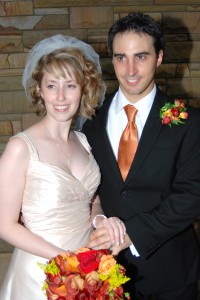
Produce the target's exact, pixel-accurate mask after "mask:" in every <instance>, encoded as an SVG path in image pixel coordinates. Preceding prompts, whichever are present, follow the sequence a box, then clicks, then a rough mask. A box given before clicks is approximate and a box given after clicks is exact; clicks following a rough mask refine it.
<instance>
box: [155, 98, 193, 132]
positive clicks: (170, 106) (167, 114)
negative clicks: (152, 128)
mask: <svg viewBox="0 0 200 300" xmlns="http://www.w3.org/2000/svg"><path fill="white" fill-rule="evenodd" d="M186 110H187V108H186V107H185V103H184V102H181V101H180V100H177V99H175V100H174V103H170V102H167V103H165V105H164V106H163V107H161V110H160V117H161V119H162V123H163V124H165V125H169V126H170V127H171V126H172V124H174V125H179V124H185V122H183V121H182V120H184V119H187V117H188V113H187V112H186Z"/></svg>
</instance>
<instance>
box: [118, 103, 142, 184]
mask: <svg viewBox="0 0 200 300" xmlns="http://www.w3.org/2000/svg"><path fill="white" fill-rule="evenodd" d="M124 110H125V112H126V115H127V118H128V123H127V125H126V128H125V129H124V131H123V133H122V135H121V138H120V142H119V149H118V165H119V168H120V171H121V175H122V178H123V180H124V181H125V179H126V176H127V174H128V171H129V169H130V166H131V164H132V162H133V159H134V156H135V152H136V150H137V146H138V135H137V126H136V124H135V116H136V114H137V109H136V108H135V107H134V106H133V105H130V104H128V105H126V106H125V107H124Z"/></svg>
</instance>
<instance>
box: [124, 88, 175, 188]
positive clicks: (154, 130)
mask: <svg viewBox="0 0 200 300" xmlns="http://www.w3.org/2000/svg"><path fill="white" fill-rule="evenodd" d="M167 101H169V99H166V96H165V95H164V94H163V93H162V92H160V91H159V90H158V91H157V93H156V96H155V99H154V102H153V105H152V108H151V110H150V113H149V116H148V118H147V121H146V124H145V126H144V129H143V132H142V136H141V138H140V141H139V144H138V149H137V152H136V155H135V158H134V161H133V163H132V166H131V168H130V170H129V173H128V176H127V178H126V181H125V183H128V182H129V180H130V179H131V178H132V177H133V176H134V175H135V174H136V173H137V171H138V169H139V168H140V167H141V166H142V164H143V163H144V161H145V160H146V159H148V153H149V152H150V151H151V149H152V147H153V146H154V144H155V143H156V140H157V139H158V136H159V133H160V131H161V128H162V121H161V119H160V116H159V112H160V108H161V107H162V105H164V103H165V102H167Z"/></svg>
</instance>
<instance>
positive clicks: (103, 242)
mask: <svg viewBox="0 0 200 300" xmlns="http://www.w3.org/2000/svg"><path fill="white" fill-rule="evenodd" d="M131 244H132V242H131V240H130V238H129V236H128V235H127V234H126V235H125V239H124V242H123V243H120V244H118V245H115V244H114V245H113V244H112V241H111V239H110V234H109V231H108V229H107V228H105V227H101V228H97V229H96V230H95V231H94V232H93V233H92V234H91V235H90V238H89V242H88V244H87V247H89V248H92V249H96V250H97V249H110V250H111V251H112V254H113V255H117V254H118V253H119V252H120V251H122V250H124V249H126V248H128V247H129V246H130V245H131Z"/></svg>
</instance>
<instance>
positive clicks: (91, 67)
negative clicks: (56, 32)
mask: <svg viewBox="0 0 200 300" xmlns="http://www.w3.org/2000/svg"><path fill="white" fill-rule="evenodd" d="M45 71H46V72H48V73H49V74H51V75H53V76H55V77H56V78H65V77H66V73H67V74H69V76H72V77H74V78H75V80H76V81H77V83H78V84H80V86H81V88H82V96H81V100H80V106H79V109H78V111H77V115H76V117H77V116H78V115H79V116H81V117H84V118H87V119H91V117H92V116H93V115H95V110H96V108H97V107H98V106H99V104H100V103H102V101H103V98H104V94H105V83H104V81H103V79H102V74H101V72H99V71H98V70H97V68H96V66H95V64H94V63H93V62H91V61H90V60H88V59H87V58H86V57H85V56H84V55H83V53H82V52H81V51H80V50H79V49H78V48H63V49H58V50H54V51H53V52H51V53H49V54H46V55H43V56H42V57H41V58H40V60H39V61H38V64H37V65H36V67H35V69H34V71H33V73H32V79H33V82H34V84H33V85H32V86H31V87H30V94H31V97H32V99H33V100H32V103H33V105H34V106H36V107H37V114H38V115H45V114H46V108H45V102H44V100H43V98H42V96H41V90H40V88H41V82H42V78H43V76H44V72H45Z"/></svg>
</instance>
